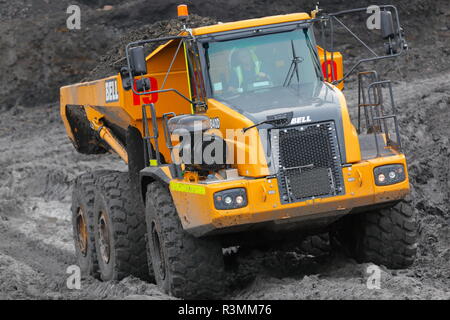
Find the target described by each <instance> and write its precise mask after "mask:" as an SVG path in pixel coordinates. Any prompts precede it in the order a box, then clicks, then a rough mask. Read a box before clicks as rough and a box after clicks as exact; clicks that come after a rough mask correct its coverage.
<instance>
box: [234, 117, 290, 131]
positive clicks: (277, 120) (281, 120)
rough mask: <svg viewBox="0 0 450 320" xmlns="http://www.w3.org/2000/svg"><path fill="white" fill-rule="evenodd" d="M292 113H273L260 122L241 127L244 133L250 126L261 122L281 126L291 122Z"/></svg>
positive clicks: (258, 124) (253, 126) (255, 125)
mask: <svg viewBox="0 0 450 320" xmlns="http://www.w3.org/2000/svg"><path fill="white" fill-rule="evenodd" d="M293 115H294V113H293V112H287V113H280V114H275V115H272V116H268V117H267V119H266V120H263V121H261V122H258V123H255V124H254V125H252V126H250V127H247V128H244V129H242V131H243V132H244V133H245V132H246V131H247V130H250V129H252V128H255V127H258V126H260V125H262V124H265V123H267V124H271V125H273V126H282V125H286V124H288V123H291V120H292V117H293Z"/></svg>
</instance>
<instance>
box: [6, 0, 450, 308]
mask: <svg viewBox="0 0 450 320" xmlns="http://www.w3.org/2000/svg"><path fill="white" fill-rule="evenodd" d="M73 2H74V3H76V1H73ZM217 2H218V1H210V2H206V4H205V2H204V1H203V2H202V1H193V3H194V4H193V6H192V8H191V11H192V12H195V13H197V14H200V15H203V16H208V17H210V18H204V19H205V20H204V21H210V19H215V20H221V21H227V20H230V19H232V18H246V17H255V16H263V15H267V14H268V13H267V12H266V11H267V10H268V9H264V7H263V6H264V5H266V7H267V4H268V3H269V4H270V3H271V2H267V1H256V0H255V1H246V2H239V1H228V2H227V6H226V7H225V8H224V9H223V10H222V11H223V12H217V10H214V5H217V4H216V3H217ZM323 2H324V3H325V1H323ZM328 2H329V5H330V7H331V8H332V9H333V10H336V9H339V8H341V9H342V4H339V3H340V2H341V1H328ZM67 3H68V2H67V1H52V0H34V1H29V0H28V1H27V0H21V1H14V5H12V4H11V2H9V1H1V0H0V19H1V21H0V26H1V27H2V30H4V32H3V33H2V34H1V35H0V44H1V48H2V50H0V57H1V59H0V72H1V74H2V76H1V78H0V79H1V86H0V99H1V100H0V102H1V104H0V105H1V107H0V109H1V113H0V168H1V171H0V299H43V298H44V299H122V298H143V299H168V298H169V297H168V296H166V295H164V294H163V293H161V292H160V291H159V290H158V289H157V287H156V286H155V285H154V284H149V283H146V282H143V281H141V280H139V279H135V278H126V279H124V280H123V281H121V282H118V283H102V282H100V281H97V280H94V279H91V278H87V279H83V282H82V289H81V290H79V291H78V290H75V291H70V290H68V289H67V287H66V279H67V274H66V269H67V267H68V266H70V265H72V264H74V263H75V258H74V248H73V242H72V227H71V221H70V210H69V209H70V197H71V187H72V182H73V181H74V179H75V177H76V176H77V175H78V174H80V173H82V172H84V171H86V170H90V169H99V168H112V169H118V170H126V167H125V166H124V165H123V164H122V163H121V161H120V159H119V158H118V157H117V156H115V155H101V156H87V155H81V154H78V153H77V152H76V151H75V150H74V148H73V146H72V145H71V144H70V142H69V140H68V139H67V136H66V133H65V130H64V127H63V125H62V123H61V120H60V117H59V109H58V107H59V106H58V104H57V102H54V101H56V100H57V95H58V87H59V86H60V85H63V84H68V83H72V82H76V81H80V80H81V79H84V78H89V77H90V76H92V73H93V72H103V71H104V69H101V70H100V69H99V66H104V64H105V63H107V64H108V65H110V63H109V62H110V61H112V60H111V57H112V56H113V55H114V54H116V53H117V52H116V50H117V49H116V48H117V45H115V44H117V43H118V42H120V41H123V40H124V39H128V38H132V37H134V36H136V29H137V27H138V26H139V24H140V23H144V24H145V25H146V26H147V28H149V26H155V25H153V24H154V23H155V22H157V21H160V20H164V19H168V18H171V16H173V15H172V14H169V12H174V10H175V6H176V3H177V2H176V1H152V2H149V1H145V4H144V1H128V2H126V3H125V2H121V1H109V2H108V3H106V1H104V2H103V3H101V4H100V1H99V2H95V1H84V2H83V3H80V6H81V7H82V10H85V12H86V17H85V20H84V21H85V22H86V25H87V26H88V30H83V29H82V30H81V31H80V32H79V33H73V32H68V30H65V29H64V26H62V27H61V25H62V22H64V20H65V8H66V7H67ZM150 3H151V4H150ZM244 3H245V4H244ZM363 3H366V2H364V1H359V0H358V1H355V5H359V4H363ZM398 3H399V4H400V7H401V9H403V11H402V12H403V13H404V17H405V18H404V19H403V20H404V21H405V25H406V26H408V27H409V30H407V31H409V35H410V37H409V39H410V46H411V48H412V49H411V50H410V52H409V53H408V54H407V55H406V56H404V57H403V58H402V60H400V63H399V64H398V65H396V64H392V63H385V64H383V65H382V66H381V67H379V70H380V71H382V73H383V74H384V75H389V76H390V78H392V79H393V80H394V92H395V93H396V97H397V107H398V111H399V118H400V125H401V132H402V137H403V143H404V147H405V152H406V154H407V158H408V165H409V170H410V175H411V187H412V194H411V197H410V201H411V202H412V204H413V206H414V208H415V210H416V213H417V216H418V219H419V222H420V224H419V235H420V239H419V250H418V257H417V261H416V262H415V263H414V265H413V266H412V267H411V268H409V269H407V270H401V271H394V270H388V269H386V268H384V267H382V270H383V271H382V279H381V289H380V290H368V289H367V287H366V279H367V276H368V274H366V268H367V264H358V263H356V262H355V261H353V260H352V259H349V258H347V257H346V256H345V255H343V254H342V253H340V252H335V253H334V254H333V255H331V256H329V257H322V258H312V257H307V256H304V255H299V254H298V252H289V251H270V252H259V251H253V252H250V253H248V254H246V255H244V256H241V257H239V260H240V262H241V266H240V268H239V269H237V270H234V271H233V272H231V273H230V277H229V278H230V279H229V280H230V293H229V296H228V297H227V298H230V299H264V298H269V299H360V298H363V299H450V208H449V200H450V160H449V159H450V144H449V139H450V90H449V89H450V56H449V55H450V51H449V48H448V40H449V38H450V34H449V30H450V29H449V27H450V25H449V24H450V22H449V21H450V8H449V4H448V2H447V1H442V2H441V1H399V2H398ZM408 3H409V4H410V5H408ZM104 4H112V5H113V9H111V10H98V9H99V8H103V5H104ZM202 4H204V5H202ZM302 4H305V5H306V4H307V6H306V8H310V7H311V2H309V1H280V2H278V3H277V4H276V5H272V6H270V5H269V8H271V9H272V11H273V12H272V13H283V12H292V11H299V10H301V9H302V8H301V6H302ZM431 4H432V5H431ZM366 5H367V4H366ZM299 7H300V8H299ZM239 9H240V10H239ZM170 10H172V11H170ZM264 10H266V11H264ZM61 11H62V12H63V14H62V15H61ZM420 12H428V13H431V12H434V13H433V15H432V18H430V19H427V21H425V22H424V23H422V24H420V25H418V21H420V20H421V19H422V18H421V17H419V15H418V14H419V13H420ZM27 19H30V21H31V22H30V21H28V24H27V23H26V20H27ZM431 22H433V23H432V24H431ZM158 25H160V26H162V27H161V28H163V29H164V26H165V22H158ZM147 30H149V29H147ZM153 30H154V29H153ZM407 34H408V32H407ZM352 46H353V45H348V44H346V45H341V49H342V50H343V51H344V53H346V54H347V55H346V56H344V58H346V57H348V58H349V60H354V59H356V58H357V54H354V53H353V51H352V49H353V47H352ZM346 50H347V51H346ZM357 53H358V54H359V51H357ZM96 66H97V68H95V67H96ZM95 75H97V74H95ZM355 86H356V83H355V82H354V81H349V82H348V84H347V88H346V95H347V96H348V99H349V106H350V108H353V110H354V108H355V104H356V92H355Z"/></svg>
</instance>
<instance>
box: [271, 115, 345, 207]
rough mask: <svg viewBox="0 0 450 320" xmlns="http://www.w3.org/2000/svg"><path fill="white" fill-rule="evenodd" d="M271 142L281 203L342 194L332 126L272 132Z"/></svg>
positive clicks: (342, 189) (333, 127)
mask: <svg viewBox="0 0 450 320" xmlns="http://www.w3.org/2000/svg"><path fill="white" fill-rule="evenodd" d="M271 140H272V146H273V150H275V153H274V160H275V165H276V166H278V181H279V185H280V196H281V201H282V202H283V203H289V202H298V201H304V200H306V199H311V198H318V197H327V196H335V195H338V194H342V193H343V192H344V187H343V183H342V172H341V159H340V154H339V148H338V142H337V137H336V130H335V126H334V123H333V122H325V123H320V124H313V125H306V126H297V127H291V128H286V129H277V130H272V132H271Z"/></svg>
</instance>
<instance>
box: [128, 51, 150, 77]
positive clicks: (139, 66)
mask: <svg viewBox="0 0 450 320" xmlns="http://www.w3.org/2000/svg"><path fill="white" fill-rule="evenodd" d="M129 54H130V56H129V58H130V67H131V72H132V74H133V76H136V75H143V74H146V73H147V62H146V61H145V52H144V47H142V46H140V47H134V48H131V49H130V50H129Z"/></svg>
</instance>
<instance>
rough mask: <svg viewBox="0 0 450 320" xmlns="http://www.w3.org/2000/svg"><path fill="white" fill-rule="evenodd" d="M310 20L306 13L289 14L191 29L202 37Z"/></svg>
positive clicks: (194, 33) (195, 34)
mask: <svg viewBox="0 0 450 320" xmlns="http://www.w3.org/2000/svg"><path fill="white" fill-rule="evenodd" d="M308 19H311V16H310V15H309V14H307V13H304V12H302V13H290V14H283V15H277V16H270V17H264V18H256V19H248V20H240V21H235V22H227V23H219V24H215V25H211V26H205V27H199V28H195V29H192V34H193V35H194V36H198V35H204V34H210V33H217V32H224V31H231V30H238V29H244V28H252V27H259V26H264V25H269V24H277V23H283V22H292V21H298V20H308Z"/></svg>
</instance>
